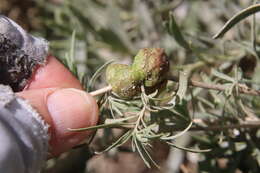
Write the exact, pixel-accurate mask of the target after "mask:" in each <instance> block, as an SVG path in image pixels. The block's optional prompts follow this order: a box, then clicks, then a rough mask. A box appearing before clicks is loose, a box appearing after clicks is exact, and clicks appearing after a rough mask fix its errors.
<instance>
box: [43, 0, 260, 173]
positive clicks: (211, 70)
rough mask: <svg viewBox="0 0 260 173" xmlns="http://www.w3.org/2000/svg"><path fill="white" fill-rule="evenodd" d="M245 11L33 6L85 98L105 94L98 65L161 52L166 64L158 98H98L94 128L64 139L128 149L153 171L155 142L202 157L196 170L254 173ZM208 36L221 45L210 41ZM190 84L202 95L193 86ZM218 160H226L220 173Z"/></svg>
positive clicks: (253, 83)
mask: <svg viewBox="0 0 260 173" xmlns="http://www.w3.org/2000/svg"><path fill="white" fill-rule="evenodd" d="M255 2H256V1H250V0H247V1H243V0H241V1H239V0H232V1H231V0H211V1H203V0H179V1H177V0H176V1H175V0H174V1H170V0H156V1H152V0H147V1H142V0H133V1H124V0H74V1H72V0H71V1H69V0H67V1H66V0H65V1H64V3H61V4H58V5H57V4H56V5H55V4H51V3H46V1H45V0H40V1H39V2H38V5H39V7H40V8H41V9H42V12H43V16H42V21H43V22H44V30H46V32H41V34H42V35H43V36H44V37H46V38H47V39H49V40H50V41H51V48H52V51H53V52H54V54H56V55H57V56H58V57H60V58H62V57H65V59H63V62H64V63H65V64H66V65H67V66H68V67H69V68H70V69H71V71H72V72H73V73H74V74H75V75H77V76H78V77H79V78H80V79H81V81H82V83H83V85H85V87H86V88H87V89H88V91H93V90H95V89H98V88H101V87H103V86H105V85H107V84H106V83H105V79H104V77H103V76H104V75H103V74H104V69H105V67H106V65H104V66H102V65H103V64H105V63H107V64H109V63H110V61H111V60H112V59H113V60H116V61H119V62H126V63H129V62H130V61H132V57H133V56H134V55H135V54H136V53H137V51H138V50H139V49H140V48H143V47H162V48H164V49H165V50H166V52H167V54H168V56H169V59H170V64H171V67H170V76H169V81H168V85H167V87H166V89H165V91H163V92H160V93H158V92H157V91H156V92H154V93H152V94H149V95H147V94H145V91H144V88H143V91H142V94H141V96H140V97H136V98H134V99H132V100H125V99H122V98H119V97H118V96H116V95H114V94H113V93H106V94H104V95H103V96H100V97H98V103H99V106H100V124H99V125H98V126H95V127H90V128H82V129H70V130H89V129H100V130H101V129H102V130H103V133H101V134H103V136H97V137H96V140H100V141H101V142H100V144H102V146H101V147H100V148H102V149H103V151H109V150H110V149H112V148H116V147H119V146H124V144H126V145H127V144H129V145H127V146H130V147H129V148H130V150H131V151H136V152H138V153H139V155H140V156H141V158H142V159H143V160H144V162H145V164H146V165H147V166H151V165H156V160H155V161H154V160H153V158H152V157H151V155H150V153H151V152H152V150H153V145H152V144H153V142H154V141H161V142H164V143H167V144H168V145H169V146H171V147H175V148H179V149H182V150H186V151H190V152H203V153H201V159H200V160H199V170H200V171H204V172H211V173H212V172H216V173H217V172H221V171H226V172H235V171H236V170H241V171H243V172H252V173H253V172H258V171H259V169H260V168H259V165H260V148H259V147H260V140H259V138H260V131H259V127H260V120H259V113H260V104H259V102H260V99H259V97H260V96H259V95H258V96H257V94H255V96H252V95H249V94H244V93H246V91H247V90H249V88H252V89H255V90H258V89H259V87H260V85H259V82H260V81H259V74H260V68H259V65H257V62H258V61H259V59H258V54H259V52H258V50H259V46H258V43H259V36H258V35H259V31H260V30H259V29H258V28H259V27H258V26H259V24H258V22H257V20H256V19H255V18H259V17H258V16H255V15H254V14H255V13H256V12H258V11H259V5H254V6H251V5H253V4H254V3H255ZM250 6H251V7H250ZM243 9H245V10H244V11H242V12H240V11H241V10H243ZM232 16H235V17H233V18H232ZM248 16H250V17H248ZM246 17H248V18H246ZM229 19H230V21H229V23H228V24H227V25H225V26H226V27H224V28H223V29H222V30H221V31H220V29H221V28H222V26H224V24H225V22H227V21H228V20H229ZM238 22H240V23H238ZM46 28H47V29H46ZM216 33H218V35H216V36H215V37H219V36H222V38H221V39H216V40H214V39H213V38H212V37H213V36H214V35H215V34H216ZM224 33H226V34H225V35H224ZM79 56H83V57H85V59H84V60H82V59H80V57H79ZM82 64H84V67H85V68H83V70H82V71H81V72H80V71H79V65H81V66H82ZM101 66H102V68H101V69H99V67H101ZM95 71H96V73H95ZM83 73H84V74H83ZM176 76H177V78H174V77H176ZM91 78H92V79H91ZM174 79H176V80H174ZM190 80H195V81H201V82H203V83H206V84H207V85H208V86H209V87H207V89H205V87H203V86H200V87H194V85H192V84H191V83H190ZM88 84H89V85H88ZM218 86H221V88H220V87H218ZM113 129H121V130H119V131H118V130H117V131H116V133H114V132H115V131H114V130H113ZM188 131H190V133H189V134H190V136H191V138H192V142H191V143H190V144H188V146H178V145H177V144H176V141H177V140H178V137H180V136H181V135H183V134H186V133H187V132H188ZM108 134H109V135H108ZM198 148H199V149H198ZM103 151H102V152H101V153H103ZM117 151H120V147H119V148H118V149H117ZM220 159H225V160H226V161H227V164H226V165H225V166H224V167H220V166H219V164H218V163H219V160H220Z"/></svg>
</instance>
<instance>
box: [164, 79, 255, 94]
mask: <svg viewBox="0 0 260 173" xmlns="http://www.w3.org/2000/svg"><path fill="white" fill-rule="evenodd" d="M168 79H169V80H171V81H174V82H178V81H179V79H178V77H176V76H171V77H169V78H168ZM189 85H191V86H194V87H199V88H205V89H212V90H218V91H225V90H226V89H227V88H226V87H225V86H223V85H220V84H208V83H204V82H199V81H195V80H192V79H191V80H189ZM238 90H239V92H240V93H242V94H247V95H253V96H260V90H255V89H252V88H249V87H247V86H246V85H242V84H239V85H238Z"/></svg>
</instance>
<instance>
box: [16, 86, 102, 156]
mask: <svg viewBox="0 0 260 173" xmlns="http://www.w3.org/2000/svg"><path fill="white" fill-rule="evenodd" d="M17 95H19V96H20V97H22V98H24V99H26V100H28V101H29V103H30V104H31V105H32V106H33V107H34V108H35V109H36V110H37V111H38V112H39V113H40V115H41V116H42V117H43V119H44V120H45V121H46V122H47V123H48V124H49V125H50V130H49V133H50V136H51V139H50V146H51V148H50V150H51V153H52V154H54V155H57V154H60V153H61V152H64V151H66V150H68V149H69V148H71V147H73V146H75V145H77V144H79V143H80V142H81V141H82V140H83V139H85V138H86V137H87V136H88V135H89V134H90V132H89V131H85V132H70V131H69V130H68V128H82V127H88V126H92V125H95V124H96V123H97V120H98V106H97V104H96V101H95V99H94V98H93V97H92V96H90V95H89V94H87V93H85V92H83V91H81V90H77V89H72V88H69V89H68V88H67V89H60V88H44V89H35V90H26V91H23V92H20V93H17Z"/></svg>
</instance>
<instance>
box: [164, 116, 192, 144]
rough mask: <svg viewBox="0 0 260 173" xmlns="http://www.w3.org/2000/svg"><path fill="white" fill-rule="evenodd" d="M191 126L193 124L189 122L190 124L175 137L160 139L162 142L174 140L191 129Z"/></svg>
mask: <svg viewBox="0 0 260 173" xmlns="http://www.w3.org/2000/svg"><path fill="white" fill-rule="evenodd" d="M192 124H193V122H192V121H191V122H190V124H189V125H188V126H187V127H186V128H185V129H184V130H183V131H181V132H180V133H177V134H176V135H173V136H169V137H162V138H161V139H162V140H173V139H176V138H178V137H180V136H182V135H184V134H185V133H186V132H187V131H188V130H189V129H190V128H191V126H192Z"/></svg>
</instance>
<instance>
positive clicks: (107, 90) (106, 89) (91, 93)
mask: <svg viewBox="0 0 260 173" xmlns="http://www.w3.org/2000/svg"><path fill="white" fill-rule="evenodd" d="M111 90H112V87H111V86H110V85H108V86H106V87H104V88H101V89H98V90H96V91H92V92H90V93H89V94H90V95H92V96H93V97H95V96H98V95H102V94H105V93H107V92H110V91H111Z"/></svg>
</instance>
